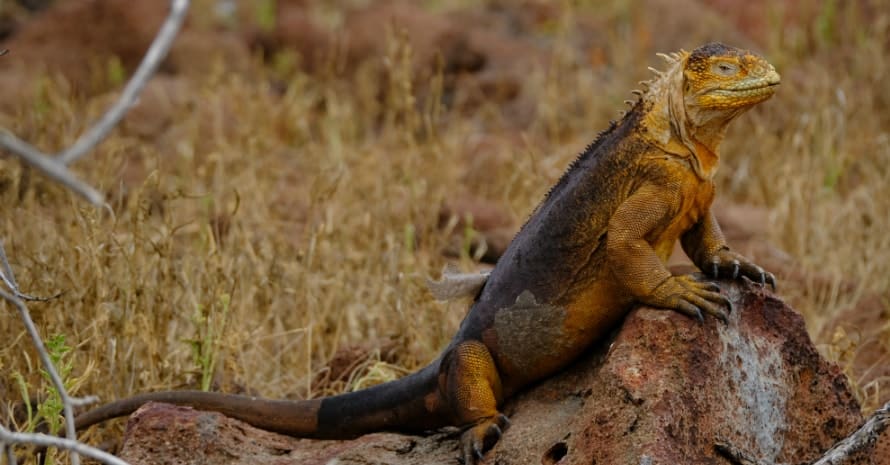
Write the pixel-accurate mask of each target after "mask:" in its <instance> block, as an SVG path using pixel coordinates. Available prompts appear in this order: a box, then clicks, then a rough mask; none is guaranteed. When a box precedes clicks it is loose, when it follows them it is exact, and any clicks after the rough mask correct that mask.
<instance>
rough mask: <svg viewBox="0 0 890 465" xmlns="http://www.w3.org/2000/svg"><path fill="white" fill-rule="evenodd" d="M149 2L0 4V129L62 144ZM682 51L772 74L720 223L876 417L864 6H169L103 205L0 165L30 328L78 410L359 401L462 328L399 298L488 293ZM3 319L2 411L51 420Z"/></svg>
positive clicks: (103, 95) (871, 67) (882, 130)
mask: <svg viewBox="0 0 890 465" xmlns="http://www.w3.org/2000/svg"><path fill="white" fill-rule="evenodd" d="M168 6H169V5H168V3H167V2H165V1H158V0H154V1H148V0H144V1H132V0H54V1H53V0H19V1H10V0H4V1H3V2H0V49H9V54H8V55H6V56H4V57H2V58H0V127H4V128H7V129H9V130H11V131H12V132H14V133H15V134H17V135H18V136H19V137H21V138H23V139H25V140H28V141H29V142H31V143H33V144H35V145H36V146H38V147H39V148H41V149H43V150H44V151H46V152H47V153H55V152H57V151H59V150H61V149H63V148H65V147H67V146H68V145H70V144H71V143H72V142H73V141H74V140H75V139H76V138H77V136H78V135H79V134H80V133H81V132H82V131H83V130H84V129H86V128H87V127H89V126H90V124H91V122H92V121H94V120H95V119H96V118H98V117H99V116H100V115H101V114H102V113H103V112H104V111H105V110H106V109H107V107H108V106H109V105H110V104H111V103H112V102H113V101H114V100H115V99H116V97H117V96H118V95H119V92H120V89H121V88H122V86H123V85H124V84H125V83H126V82H127V80H128V79H129V77H130V76H131V75H132V73H133V71H134V69H135V67H136V66H137V65H138V64H139V62H140V60H141V59H142V57H143V55H144V53H145V51H146V50H147V48H148V46H149V44H150V43H151V41H152V40H153V38H154V36H155V34H156V32H157V30H158V28H159V26H160V24H161V23H162V22H163V20H164V18H165V17H166V15H167V12H168ZM708 41H721V42H724V43H727V44H730V45H734V46H738V47H744V48H750V49H752V50H754V51H757V52H759V53H761V54H763V55H764V56H765V57H766V58H767V59H768V60H769V61H770V62H772V63H773V64H774V65H775V67H776V68H777V70H778V71H779V73H781V75H782V85H781V88H780V89H779V91H778V94H777V95H776V96H775V97H774V98H773V99H772V100H771V101H768V102H766V103H764V104H761V105H759V106H758V107H757V108H755V109H753V110H752V111H751V112H749V113H748V114H746V115H744V116H743V117H741V118H740V119H739V120H738V121H737V122H735V123H734V124H733V126H732V127H731V128H730V131H729V134H728V137H727V139H726V141H725V143H724V144H723V146H722V155H721V157H722V159H721V167H720V170H719V172H718V185H719V193H718V202H719V203H718V205H717V206H716V208H717V211H718V217H719V219H720V220H721V222H722V224H723V227H724V230H725V231H726V233H727V236H728V237H729V239H730V242H731V244H732V245H733V246H734V247H736V248H737V249H739V250H740V251H742V252H743V253H746V254H748V255H750V256H752V257H753V258H755V259H756V260H757V261H758V262H759V263H760V264H761V265H764V266H765V267H766V268H768V269H769V270H771V271H773V272H774V273H776V275H777V276H778V278H779V290H778V294H779V295H780V296H781V297H782V298H784V299H785V300H786V301H788V302H789V303H791V304H792V305H793V306H795V308H796V309H797V310H799V311H800V312H801V313H802V314H803V315H804V317H805V319H806V321H807V326H808V328H809V331H810V334H811V336H812V338H813V340H814V341H815V342H816V343H817V345H818V346H819V348H820V350H821V351H822V353H823V354H824V355H825V356H827V357H828V358H830V359H831V360H834V361H836V362H837V363H838V364H839V365H840V366H841V367H842V368H843V370H844V371H845V372H846V373H847V375H848V377H849V379H850V382H851V384H852V385H853V386H854V388H855V390H856V393H857V396H858V397H859V399H860V401H861V402H862V404H863V408H865V409H871V408H874V407H876V406H878V405H879V403H882V402H885V401H887V400H888V399H890V355H888V354H890V234H888V233H887V232H888V231H890V84H888V81H887V76H888V75H890V64H888V63H890V2H888V1H887V0H856V1H839V0H835V1H830V0H826V1H818V0H794V1H787V2H771V1H766V0H762V1H761V0H753V1H748V2H735V1H731V0H671V1H668V0H640V1H628V0H604V1H597V2H594V1H573V2H572V1H564V2H559V1H553V2H546V1H495V0H487V1H463V0H454V1H434V0H427V1H359V0H355V1H347V0H343V1H309V0H305V1H299V0H277V1H276V0H257V1H247V0H237V1H236V0H196V1H194V2H193V4H192V7H191V10H190V13H189V17H188V19H187V22H186V26H185V27H184V29H183V31H182V32H181V33H180V35H179V36H178V38H177V40H176V42H175V43H174V46H173V49H172V51H171V53H170V55H169V56H168V58H167V59H166V60H165V61H164V63H163V64H162V66H161V70H160V71H159V73H158V74H157V75H156V76H155V77H154V78H153V79H152V80H151V81H150V82H149V83H148V86H147V88H146V90H145V91H144V93H143V94H142V96H141V98H140V100H139V102H138V104H137V105H136V106H135V107H134V108H133V109H132V111H130V113H129V114H128V115H127V116H126V117H125V119H124V121H123V122H122V123H121V124H120V126H119V127H118V128H117V129H116V130H115V131H114V132H113V133H112V136H111V137H110V138H109V139H108V140H106V141H105V142H103V143H102V144H101V145H99V146H98V148H97V149H96V150H95V151H94V152H93V153H92V154H90V155H89V156H88V157H85V158H84V159H82V160H80V161H79V162H77V163H76V164H75V165H74V166H73V168H74V170H75V171H76V173H77V174H78V175H79V176H80V177H81V178H82V179H84V180H86V181H87V182H89V183H91V184H93V185H94V186H98V187H99V188H100V190H101V191H102V192H104V193H105V194H106V196H107V199H108V202H109V204H110V206H111V209H110V210H102V209H95V208H93V207H90V206H89V205H87V204H86V203H84V202H83V201H81V200H80V199H79V198H76V197H75V196H73V195H72V194H70V193H69V192H68V191H66V190H64V189H63V188H62V187H60V186H58V185H55V184H54V183H52V182H50V181H48V180H47V179H45V178H43V177H42V176H41V175H40V174H39V173H37V172H34V171H32V170H31V169H29V168H28V167H26V166H25V165H23V164H22V163H20V162H19V161H18V160H17V159H15V158H13V157H11V156H9V155H8V154H5V153H2V152H0V211H2V215H0V238H2V240H3V241H4V245H5V246H6V251H7V253H8V255H9V256H10V261H11V262H12V266H13V268H14V270H15V272H16V276H17V278H18V281H19V283H20V285H21V286H22V290H23V291H24V292H27V293H30V294H36V295H55V294H57V293H60V292H61V293H62V295H61V297H59V298H57V299H55V300H52V301H50V302H46V303H35V304H32V305H31V311H32V313H33V314H34V317H35V319H36V320H37V324H38V326H39V327H40V328H41V331H42V334H44V336H45V338H47V339H48V340H49V341H51V342H52V344H51V349H52V351H53V352H54V354H55V355H56V356H57V358H58V359H59V360H60V361H61V365H62V367H63V371H64V373H63V375H64V377H65V379H66V384H68V385H69V386H70V388H71V389H72V390H73V391H74V392H75V393H77V394H96V395H99V396H100V397H102V398H103V399H104V400H110V399H114V398H117V397H122V396H126V395H128V394H132V393H136V392H143V391H148V390H155V389H166V388H186V387H192V388H205V389H214V390H222V391H227V392H249V393H256V394H261V395H265V396H270V397H280V398H305V397H314V396H320V395H328V394H333V393H338V392H343V391H347V390H353V389H358V388H362V387H366V386H368V385H370V384H375V383H378V382H381V381H386V380H389V379H393V378H395V377H398V376H401V375H402V374H404V373H406V372H408V371H412V370H414V369H416V368H417V367H419V366H421V365H423V364H425V363H427V362H428V361H430V360H431V359H433V358H434V357H435V356H436V355H437V353H438V351H439V350H440V349H441V348H442V347H443V346H444V344H445V343H446V342H447V341H448V339H449V338H450V336H451V335H452V334H453V332H454V331H455V329H456V327H457V325H458V323H459V322H460V320H461V318H462V316H463V315H464V312H465V311H466V309H467V302H453V303H440V302H434V301H433V300H432V298H431V296H430V295H429V294H428V292H427V290H426V287H425V280H426V278H427V277H430V276H436V275H437V274H438V272H439V270H441V268H442V266H443V265H444V264H445V263H448V262H450V263H455V264H457V265H458V266H459V267H460V268H461V269H463V270H464V271H467V272H469V271H474V270H480V269H484V268H486V267H490V266H491V264H492V263H493V262H495V261H496V260H497V257H498V255H499V253H500V252H502V251H503V249H504V247H506V244H507V243H508V242H509V240H510V239H511V238H512V236H513V234H514V233H515V231H516V230H517V229H518V228H519V226H520V225H521V224H522V223H523V221H525V219H526V218H527V216H528V215H529V214H530V213H531V211H532V209H533V208H534V206H535V205H536V204H537V203H538V202H539V201H540V200H541V199H542V198H543V196H544V194H545V193H546V192H547V190H548V188H549V187H550V186H551V185H552V183H554V182H555V180H556V179H558V177H559V176H560V175H561V173H562V172H563V170H564V169H565V168H566V167H567V166H568V164H569V163H570V162H571V160H573V159H574V157H575V156H576V155H577V154H578V153H579V152H580V151H581V150H583V148H584V147H585V146H586V145H587V144H588V143H589V142H591V141H592V140H593V139H594V138H595V137H596V134H597V133H598V132H599V131H601V130H603V129H605V128H606V127H608V124H609V121H610V120H612V119H617V118H619V117H620V112H621V111H622V110H624V109H625V108H626V105H625V104H624V103H623V101H624V100H626V99H631V98H632V97H633V96H632V95H631V93H630V91H631V90H633V89H635V88H639V85H638V84H637V83H638V81H641V80H645V79H649V78H650V77H651V73H650V72H649V71H647V67H649V66H654V67H660V66H661V65H662V63H661V60H660V59H658V58H657V57H656V56H655V53H656V52H671V51H676V50H679V49H681V48H683V49H686V50H691V49H693V48H695V47H697V46H699V45H701V44H703V43H705V42H708ZM683 261H684V259H683V257H682V256H677V257H675V258H674V259H672V263H676V264H680V263H682V262H683ZM3 312H4V313H3V317H2V318H0V341H3V343H2V344H0V399H2V401H3V402H4V403H5V404H6V405H5V406H3V407H0V414H3V415H4V417H8V418H13V417H15V421H16V422H19V423H21V422H23V421H25V420H23V416H22V412H21V409H18V410H17V409H16V408H15V404H16V403H17V402H18V401H21V399H22V398H23V396H25V395H27V396H30V397H32V398H46V397H47V396H51V394H50V389H49V387H48V386H49V385H48V383H46V381H45V379H44V376H42V375H41V373H40V369H39V367H38V364H37V358H36V355H35V352H34V351H33V348H32V347H31V346H30V343H29V342H28V340H27V339H26V336H25V332H24V328H23V327H22V325H21V322H20V321H19V320H18V319H17V318H16V317H15V315H14V314H13V313H11V312H12V309H10V308H9V307H8V306H7V307H4V309H3ZM25 418H26V417H25ZM4 420H5V418H4Z"/></svg>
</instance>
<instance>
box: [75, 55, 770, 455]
mask: <svg viewBox="0 0 890 465" xmlns="http://www.w3.org/2000/svg"><path fill="white" fill-rule="evenodd" d="M661 56H662V57H663V58H664V59H665V60H666V61H667V62H668V67H667V69H666V70H664V71H657V70H654V71H655V72H656V75H657V77H656V78H655V79H653V80H651V81H647V82H644V83H643V86H644V88H645V89H646V91H645V92H643V91H637V92H635V93H636V94H637V95H639V96H640V98H639V100H638V101H636V102H632V104H633V106H632V108H631V109H630V110H629V111H628V112H627V113H626V114H625V115H624V116H623V118H622V119H621V120H620V121H619V122H617V123H616V122H613V123H612V125H611V126H610V127H609V128H608V129H607V130H605V131H603V132H602V133H601V134H600V135H599V136H598V137H597V139H596V140H595V141H594V142H593V143H592V144H591V145H590V146H588V147H587V148H586V149H585V150H584V152H583V153H582V154H581V155H580V156H579V157H578V158H577V159H576V160H575V161H574V162H573V163H572V164H571V166H570V167H569V169H568V170H567V171H566V173H565V174H564V175H563V176H562V178H561V179H560V180H559V182H557V184H556V185H555V186H554V187H553V188H552V189H551V190H550V192H549V193H548V194H547V197H546V198H545V199H544V201H543V202H542V203H541V204H540V205H539V206H538V207H537V208H536V209H535V211H534V212H533V213H532V215H531V217H530V218H529V220H528V222H527V223H526V224H525V225H524V226H523V227H522V229H521V230H520V232H519V233H518V234H517V235H516V237H515V238H514V240H513V242H512V243H511V244H510V246H509V247H508V249H507V250H506V252H505V253H504V255H503V256H502V257H501V258H500V260H499V261H498V263H497V266H496V267H495V268H494V270H492V272H491V273H490V275H488V277H487V279H484V277H482V278H480V277H479V276H476V277H473V278H471V279H461V278H454V279H451V281H449V282H450V283H451V284H453V285H454V286H455V287H454V288H449V285H450V284H449V282H444V284H440V285H439V287H438V288H437V293H438V294H439V295H442V296H454V295H455V293H470V294H472V295H475V296H476V298H475V301H474V302H473V306H472V308H471V309H470V311H469V312H468V314H467V316H466V318H465V319H464V321H463V322H462V324H461V327H460V329H459V330H458V332H457V334H456V335H455V337H454V339H453V340H452V342H451V343H450V344H449V345H448V347H447V348H446V349H445V350H444V351H443V354H442V355H441V356H440V357H439V358H438V359H436V360H435V361H433V362H432V363H431V364H430V365H429V366H427V367H426V368H424V369H422V370H420V371H419V372H417V373H414V374H412V375H409V376H407V377H405V378H403V379H400V380H397V381H394V382H391V383H386V384H383V385H379V386H375V387H373V388H370V389H366V390H363V391H358V392H353V393H348V394H343V395H339V396H334V397H328V398H324V399H316V400H311V401H274V400H267V399H255V398H248V397H243V396H233V395H225V394H218V393H202V392H194V391H178V392H177V391H173V392H159V393H149V394H144V395H141V396H137V397H133V398H128V399H123V400H119V401H116V402H112V403H110V404H108V405H105V406H102V407H99V408H98V409H95V410H93V411H90V412H87V413H86V414H84V415H82V416H80V417H78V418H77V421H76V423H77V426H78V428H84V427H87V426H89V425H92V424H95V423H97V422H99V421H103V420H105V419H108V418H112V417H115V416H121V415H125V414H129V413H131V412H132V411H134V410H135V409H136V408H138V407H139V406H140V405H142V404H143V403H145V402H147V401H149V400H158V401H164V402H171V403H176V404H184V405H191V406H193V407H195V408H199V409H209V410H215V411H220V412H222V413H225V414H226V415H230V416H232V417H235V418H238V419H241V420H245V421H247V422H248V423H251V424H253V425H255V426H258V427H260V428H264V429H268V430H272V431H277V432H281V433H286V434H291V435H294V436H300V437H322V438H347V437H353V436H357V435H361V434H365V433H368V432H372V431H379V430H394V431H406V432H421V431H425V430H428V429H432V428H436V427H441V426H445V425H457V426H462V427H465V431H464V433H463V436H462V438H461V458H462V460H463V461H464V462H465V463H467V464H469V463H473V462H475V460H476V459H477V458H480V457H482V454H483V451H485V450H486V449H488V448H490V447H491V445H493V443H494V442H496V441H497V439H498V438H499V437H500V435H501V432H502V431H503V429H504V428H505V427H506V426H507V424H508V421H507V419H506V417H505V416H504V415H502V414H501V413H500V411H499V410H498V408H499V406H500V405H501V404H502V402H503V400H504V399H505V398H508V397H510V396H511V395H513V394H514V393H515V392H516V391H518V390H519V389H521V388H523V387H524V386H526V385H528V383H530V382H533V381H536V380H539V379H541V378H544V377H547V376H549V375H551V374H552V373H554V372H556V371H558V370H560V369H561V368H563V367H564V366H565V365H566V364H568V363H569V362H571V361H572V360H573V359H574V358H575V357H577V356H578V355H579V354H580V353H581V352H582V351H583V350H584V349H586V348H587V347H589V346H590V344H591V343H593V342H594V341H596V340H597V339H599V338H601V337H603V335H605V334H606V333H607V332H608V331H609V330H610V329H611V328H613V327H614V326H615V325H616V324H617V323H618V322H619V321H620V320H621V319H622V318H623V317H624V315H626V314H627V312H628V311H629V310H630V309H631V308H632V307H633V306H634V305H635V304H646V305H650V306H654V307H660V308H664V309H669V310H675V311H679V312H681V313H684V314H686V315H689V316H691V317H694V318H698V319H702V313H703V312H704V313H707V314H710V315H712V316H714V317H716V318H719V319H722V320H725V319H726V314H725V310H724V309H727V308H728V307H729V305H730V304H729V301H728V300H727V299H726V298H725V297H724V296H722V295H721V294H720V293H719V288H718V287H717V285H716V284H714V283H711V282H704V281H699V280H697V279H695V278H693V277H691V276H672V275H671V273H670V272H669V271H668V270H667V269H666V267H665V261H666V260H667V259H668V256H669V254H670V252H671V250H672V248H673V245H674V243H676V241H678V240H679V241H680V242H681V244H682V245H683V249H684V251H685V252H686V253H687V254H688V255H689V257H690V258H691V259H692V260H693V262H694V263H695V264H696V265H697V266H698V267H699V268H700V269H701V270H702V271H703V272H705V273H706V274H707V275H709V276H711V277H714V278H717V277H721V278H724V277H725V278H733V279H735V278H740V277H742V276H744V277H747V278H750V279H753V280H754V281H758V282H761V283H764V284H766V283H769V284H774V281H773V276H772V275H771V274H769V273H767V272H765V271H763V270H762V269H761V268H760V267H758V266H757V265H755V264H753V263H751V262H750V261H748V260H746V259H745V258H744V257H742V256H740V255H738V254H736V253H734V252H732V251H730V250H729V248H728V247H727V246H726V241H725V240H724V238H723V234H722V233H721V231H720V227H719V226H718V225H717V222H716V220H715V219H714V216H713V214H712V213H711V203H712V201H713V198H714V184H713V181H712V176H713V174H714V170H715V169H716V167H717V163H718V160H719V150H718V147H719V144H720V142H721V141H722V139H723V136H724V134H725V132H726V127H727V125H728V124H729V123H730V122H731V121H732V120H733V119H735V118H736V117H737V116H738V115H740V114H741V113H743V112H744V111H745V110H747V109H748V108H750V107H752V106H753V105H755V104H757V103H759V102H762V101H764V100H766V99H768V98H769V97H771V96H772V95H773V93H774V91H775V88H776V86H777V84H778V83H779V75H778V74H777V73H776V72H775V70H774V69H773V67H772V66H771V65H770V64H769V63H767V62H766V61H765V60H764V59H763V58H761V57H759V56H757V55H755V54H752V53H751V52H748V51H744V50H739V49H735V48H732V47H728V46H725V45H722V44H707V45H704V46H702V47H699V48H697V49H695V50H694V51H692V52H691V53H689V52H685V51H681V52H678V53H673V54H670V55H661ZM468 283H470V285H468ZM454 289H458V291H455V290H454ZM480 289H481V290H480Z"/></svg>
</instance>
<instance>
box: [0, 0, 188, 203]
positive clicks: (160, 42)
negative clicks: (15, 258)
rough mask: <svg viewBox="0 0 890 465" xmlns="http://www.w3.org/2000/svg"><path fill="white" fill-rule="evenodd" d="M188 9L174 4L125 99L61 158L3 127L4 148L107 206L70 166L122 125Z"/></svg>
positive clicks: (182, 1) (183, 2)
mask: <svg viewBox="0 0 890 465" xmlns="http://www.w3.org/2000/svg"><path fill="white" fill-rule="evenodd" d="M188 7H189V0H172V1H171V5H170V15H169V16H168V17H167V20H166V21H165V22H164V24H163V25H162V26H161V30H160V31H159V32H158V36H157V37H156V38H155V40H154V42H152V44H151V46H150V47H149V49H148V52H146V54H145V58H143V59H142V63H141V64H140V65H139V68H137V69H136V73H135V74H134V75H133V78H132V79H130V82H128V83H127V85H126V87H124V91H123V93H122V94H121V97H120V98H119V99H118V100H117V101H116V102H115V103H114V105H112V107H111V108H110V109H109V110H108V111H107V112H106V113H105V114H104V115H103V116H102V118H100V119H99V121H98V122H97V123H96V124H95V125H94V126H93V127H91V128H90V129H88V130H87V131H86V132H85V133H84V134H83V135H81V136H80V138H78V139H77V141H75V142H74V144H73V145H71V147H69V148H68V149H66V150H65V151H64V152H62V153H61V154H60V155H58V157H56V158H52V157H50V156H48V155H46V154H44V153H43V152H41V151H40V150H38V149H37V148H36V147H34V146H32V145H31V144H29V143H27V142H25V141H23V140H21V139H19V138H18V137H16V136H15V135H14V134H12V133H11V132H9V131H7V130H5V129H2V128H0V147H2V148H4V149H6V150H8V151H9V152H11V153H13V154H14V155H16V156H18V157H19V158H21V159H22V160H24V161H25V163H27V164H29V165H31V166H33V167H35V168H37V169H38V170H39V171H41V172H42V173H43V174H45V175H46V176H48V177H49V178H51V179H53V180H54V181H56V182H59V183H60V184H62V185H64V186H65V187H67V188H68V189H70V190H72V191H74V192H75V193H77V194H78V195H80V196H81V197H83V198H85V199H86V200H88V201H89V202H90V203H92V204H93V205H96V206H101V205H102V204H103V203H104V199H103V196H102V194H101V193H100V192H99V191H97V190H96V189H94V188H93V187H91V186H90V185H88V184H86V183H84V182H82V181H80V180H78V179H77V178H76V177H75V176H74V175H73V174H71V172H70V171H68V169H67V165H68V164H70V163H71V162H73V161H75V160H77V159H78V158H81V157H82V156H84V155H85V154H86V153H87V152H89V151H90V150H92V149H93V148H94V147H95V146H96V145H97V144H98V143H99V142H101V141H102V139H104V138H105V137H106V136H107V135H108V132H110V131H111V129H112V128H114V127H115V126H116V125H117V123H119V122H120V120H121V118H123V116H124V114H125V113H126V112H127V110H129V109H130V107H131V106H133V103H134V102H135V101H136V99H137V98H138V96H139V93H140V92H141V91H142V89H143V88H144V87H145V83H146V82H148V80H149V78H151V76H152V75H153V74H154V72H155V70H157V67H158V65H159V64H160V62H161V61H162V60H163V59H164V57H165V56H167V52H168V51H169V50H170V46H171V45H172V43H173V39H175V38H176V35H177V33H178V32H179V29H180V28H181V27H182V23H183V21H184V20H185V14H186V12H187V11H188ZM5 53H6V50H4V51H3V52H2V53H0V55H3V54H5Z"/></svg>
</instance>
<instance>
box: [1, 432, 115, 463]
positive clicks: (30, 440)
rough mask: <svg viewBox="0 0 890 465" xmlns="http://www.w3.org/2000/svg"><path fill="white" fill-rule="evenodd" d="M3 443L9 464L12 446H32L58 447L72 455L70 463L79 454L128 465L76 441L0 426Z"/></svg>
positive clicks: (106, 453) (103, 461)
mask: <svg viewBox="0 0 890 465" xmlns="http://www.w3.org/2000/svg"><path fill="white" fill-rule="evenodd" d="M3 443H5V444H6V449H7V454H8V455H7V459H8V460H10V463H15V462H13V461H11V460H14V458H13V459H10V457H13V456H14V454H12V452H11V450H12V447H11V445H12V444H34V445H36V446H42V447H58V448H59V449H65V450H69V451H71V453H72V454H71V456H72V462H74V460H73V457H75V456H77V454H81V455H83V456H85V457H89V458H91V459H94V460H98V461H100V462H102V463H105V464H108V465H129V464H127V462H125V461H123V460H121V459H119V458H117V457H115V456H113V455H111V454H109V453H108V452H105V451H102V450H99V449H96V448H95V447H90V446H88V445H86V444H83V443H81V442H77V441H76V440H72V439H67V438H59V437H56V436H50V435H47V434H39V433H15V432H12V431H9V430H8V429H6V428H4V427H3V426H0V444H3Z"/></svg>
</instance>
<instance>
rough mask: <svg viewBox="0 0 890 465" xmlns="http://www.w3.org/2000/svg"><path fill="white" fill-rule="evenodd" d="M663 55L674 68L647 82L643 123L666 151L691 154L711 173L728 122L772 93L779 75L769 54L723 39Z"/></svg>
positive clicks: (703, 173) (704, 171) (705, 173)
mask: <svg viewBox="0 0 890 465" xmlns="http://www.w3.org/2000/svg"><path fill="white" fill-rule="evenodd" d="M660 56H661V57H662V58H664V59H665V60H666V61H667V62H668V68H667V69H666V70H665V71H663V72H662V71H657V70H653V71H655V73H656V74H657V75H658V77H657V78H655V79H653V80H651V81H648V82H646V83H645V84H646V85H647V86H648V87H649V89H648V91H647V92H645V93H644V94H643V98H642V100H643V106H642V107H643V108H644V111H645V112H646V115H645V116H644V118H643V124H644V126H645V128H646V131H647V133H648V134H649V135H650V137H652V138H653V139H654V140H655V141H656V142H657V143H659V145H661V146H662V147H663V148H665V150H666V151H668V152H671V153H675V154H676V155H678V156H681V157H684V158H686V157H690V156H691V161H692V162H693V165H694V168H695V169H696V172H697V173H698V174H699V175H701V176H703V177H709V176H710V175H711V173H712V171H713V167H714V166H715V165H716V153H717V147H718V145H719V144H720V142H721V140H722V139H723V135H724V134H725V132H726V127H727V125H728V124H729V123H730V122H731V121H732V120H733V119H735V117H737V116H738V115H740V114H742V113H743V112H745V110H747V109H749V108H751V107H752V106H754V105H756V104H758V103H760V102H762V101H764V100H766V99H768V98H770V97H772V95H773V94H774V93H775V91H776V87H777V86H778V84H779V81H780V78H779V74H778V73H777V72H776V70H775V68H773V66H772V65H771V64H769V62H767V61H766V60H765V59H764V58H763V57H761V56H759V55H757V54H754V53H752V52H750V51H747V50H741V49H738V48H735V47H730V46H727V45H723V44H720V43H710V44H706V45H703V46H701V47H699V48H697V49H695V50H693V51H692V52H691V53H690V52H686V51H683V50H681V51H680V52H677V53H672V54H670V55H664V54H660ZM704 152H707V153H704ZM705 156H711V157H713V158H714V160H713V162H710V163H704V161H703V160H702V158H704V157H705ZM704 164H707V165H708V166H704Z"/></svg>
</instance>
